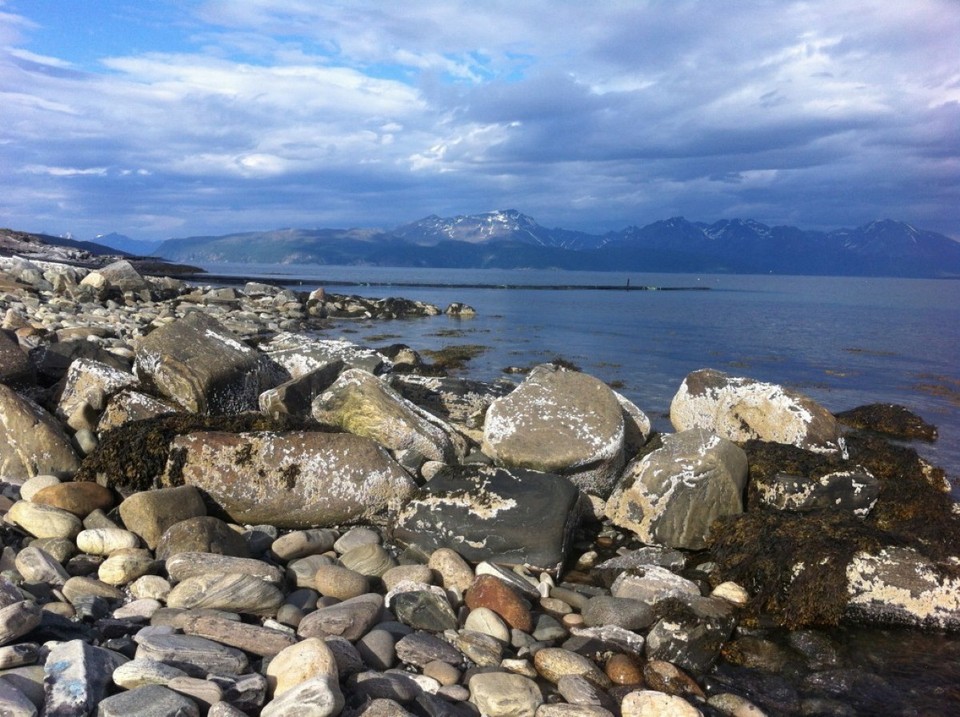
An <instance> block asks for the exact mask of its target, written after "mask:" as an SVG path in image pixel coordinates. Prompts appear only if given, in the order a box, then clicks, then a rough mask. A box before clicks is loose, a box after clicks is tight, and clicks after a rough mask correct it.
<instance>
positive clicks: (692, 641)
mask: <svg viewBox="0 0 960 717" xmlns="http://www.w3.org/2000/svg"><path fill="white" fill-rule="evenodd" d="M667 612H668V614H667V615H665V616H664V617H661V618H660V620H658V621H657V622H656V624H654V625H653V627H652V628H650V631H649V632H648V633H647V644H646V655H647V658H648V659H650V660H665V661H667V662H671V663H673V664H675V665H677V666H678V667H681V668H683V669H686V670H691V671H693V672H705V671H706V670H707V668H708V667H709V666H710V665H711V664H713V662H714V661H715V660H716V659H717V657H718V656H719V654H720V649H721V647H722V646H723V643H724V642H725V641H726V640H728V639H729V638H730V635H731V634H732V633H733V628H734V626H735V625H736V617H735V614H734V608H733V606H732V605H730V603H728V602H726V601H725V600H717V599H713V598H702V597H697V598H692V599H689V600H687V601H685V602H680V601H676V603H675V604H673V605H671V606H670V607H669V608H668V609H667Z"/></svg>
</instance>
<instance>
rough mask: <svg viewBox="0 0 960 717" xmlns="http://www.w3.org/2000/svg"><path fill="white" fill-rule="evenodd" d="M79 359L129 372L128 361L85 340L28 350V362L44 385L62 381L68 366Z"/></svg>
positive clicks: (46, 344)
mask: <svg viewBox="0 0 960 717" xmlns="http://www.w3.org/2000/svg"><path fill="white" fill-rule="evenodd" d="M80 358H87V359H93V360H94V361H99V362H100V363H104V364H107V365H108V366H112V367H113V368H115V369H117V370H119V371H129V370H130V362H129V361H126V360H125V359H122V358H120V357H119V356H117V355H115V354H112V353H110V352H109V351H107V350H106V349H105V348H103V347H101V346H99V345H97V344H96V343H94V342H93V341H87V340H86V339H71V340H67V341H63V340H61V341H55V342H53V343H44V344H41V345H39V346H37V347H36V348H33V349H31V350H30V360H31V361H32V362H33V364H34V365H35V366H36V367H37V374H38V377H39V378H40V380H41V382H43V383H46V384H52V383H56V382H57V381H59V380H60V379H62V378H63V377H64V375H66V373H67V370H68V369H69V368H70V365H71V364H72V363H73V362H74V361H76V360H77V359H80Z"/></svg>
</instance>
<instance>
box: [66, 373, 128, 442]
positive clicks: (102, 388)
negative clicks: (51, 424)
mask: <svg viewBox="0 0 960 717" xmlns="http://www.w3.org/2000/svg"><path fill="white" fill-rule="evenodd" d="M137 383H138V382H137V377H136V376H134V375H133V374H132V373H130V372H129V371H121V370H119V369H116V368H114V367H112V366H109V365H107V364H105V363H100V362H99V361H95V360H93V359H86V358H79V359H77V360H76V361H74V362H73V363H72V364H70V368H69V369H67V376H66V379H65V382H64V385H63V391H62V393H61V394H60V402H59V403H58V405H57V410H56V415H57V417H58V418H60V419H61V420H63V421H70V420H71V419H72V418H73V417H74V416H75V415H76V414H77V413H78V412H82V411H83V410H85V409H86V410H89V411H90V412H91V414H92V416H97V417H99V414H100V413H101V412H102V411H103V410H104V408H105V407H106V405H107V399H109V398H110V396H112V395H113V394H115V393H117V392H119V391H120V390H121V389H124V388H130V387H131V386H135V385H136V384H137ZM71 425H72V426H73V427H74V428H75V429H79V428H80V427H81V426H77V425H73V423H72V422H71ZM95 425H96V424H95V422H94V425H93V426H85V427H87V428H92V427H94V426H95Z"/></svg>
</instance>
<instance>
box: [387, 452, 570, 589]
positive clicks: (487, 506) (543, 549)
mask: <svg viewBox="0 0 960 717" xmlns="http://www.w3.org/2000/svg"><path fill="white" fill-rule="evenodd" d="M578 499H579V492H578V491H577V489H576V487H575V486H574V485H573V484H571V483H570V482H569V481H567V480H566V479H565V478H562V477H558V476H552V475H548V474H543V473H537V472H534V471H526V470H519V469H514V470H510V471H508V470H506V469H503V468H492V467H487V466H479V465H467V466H456V467H454V466H451V467H449V468H445V469H443V470H442V471H441V472H440V473H438V474H437V475H436V476H434V478H433V479H432V480H430V482H428V483H427V484H426V485H425V486H424V487H423V489H422V490H421V492H420V493H419V494H418V495H417V496H416V497H415V498H414V499H413V500H411V501H409V502H408V504H407V505H406V507H405V508H404V509H403V510H402V512H401V513H400V515H399V517H398V519H397V528H396V530H395V537H396V538H397V539H398V540H400V541H402V542H405V543H408V544H415V545H417V546H419V547H420V548H421V549H422V550H424V551H426V552H433V551H434V550H437V549H439V548H450V549H452V550H455V551H456V552H457V553H459V554H460V555H462V556H463V557H464V558H466V559H467V560H470V561H474V562H480V561H484V560H495V561H497V562H500V563H507V564H526V565H530V566H532V567H535V568H537V569H541V570H547V571H552V572H556V571H558V570H559V569H560V567H561V565H562V564H563V562H564V560H565V559H566V555H567V552H568V551H569V547H570V543H571V540H572V533H573V530H574V528H575V527H576V525H577V523H578V521H579V513H578V511H577V501H578Z"/></svg>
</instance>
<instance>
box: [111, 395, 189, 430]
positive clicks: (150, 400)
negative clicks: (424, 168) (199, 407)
mask: <svg viewBox="0 0 960 717" xmlns="http://www.w3.org/2000/svg"><path fill="white" fill-rule="evenodd" d="M179 410H180V408H179V407H178V406H176V405H175V404H174V403H173V402H171V401H165V400H163V399H160V398H157V397H156V396H151V395H149V394H146V393H141V392H140V391H134V390H130V389H127V390H123V391H120V392H119V393H117V394H116V395H115V396H112V397H111V398H110V400H109V401H108V402H107V407H106V409H105V410H104V411H103V413H102V414H101V415H100V421H99V422H98V423H97V432H98V433H104V432H105V431H109V430H110V429H111V428H116V427H117V426H122V425H123V424H124V423H128V422H130V421H142V420H144V419H146V418H156V417H157V416H164V415H167V414H171V413H177V412H178V411H179Z"/></svg>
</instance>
